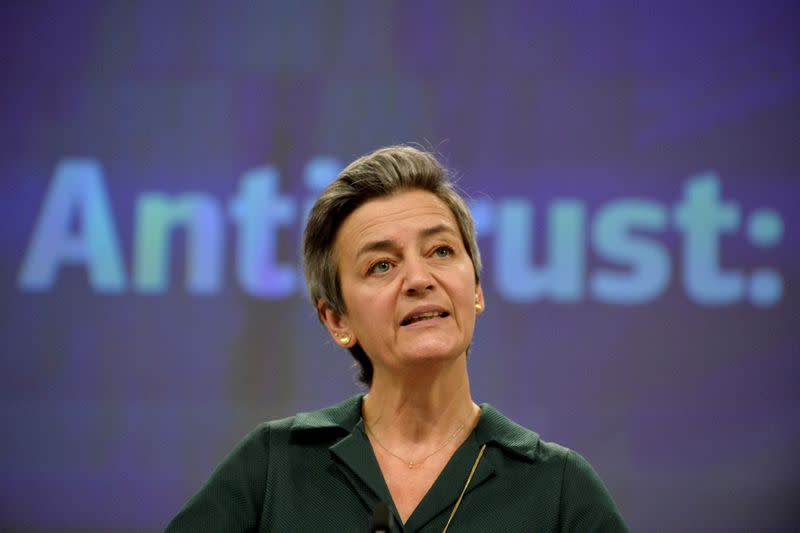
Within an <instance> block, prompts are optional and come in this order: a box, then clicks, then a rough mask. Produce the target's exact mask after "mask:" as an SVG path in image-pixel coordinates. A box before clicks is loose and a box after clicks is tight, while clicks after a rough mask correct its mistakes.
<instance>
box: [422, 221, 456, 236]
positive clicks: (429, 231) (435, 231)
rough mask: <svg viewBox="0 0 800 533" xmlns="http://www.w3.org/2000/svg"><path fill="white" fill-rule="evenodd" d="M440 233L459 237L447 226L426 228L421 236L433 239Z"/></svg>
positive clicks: (439, 225) (438, 225) (440, 225)
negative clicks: (432, 237)
mask: <svg viewBox="0 0 800 533" xmlns="http://www.w3.org/2000/svg"><path fill="white" fill-rule="evenodd" d="M439 233H451V234H453V235H455V236H458V234H457V233H456V231H455V230H454V229H453V228H452V227H450V226H448V225H447V224H437V225H435V226H432V227H430V228H426V229H424V230H422V231H420V232H419V236H420V237H422V238H425V237H431V236H433V235H438V234H439Z"/></svg>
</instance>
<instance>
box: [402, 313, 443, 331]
mask: <svg viewBox="0 0 800 533" xmlns="http://www.w3.org/2000/svg"><path fill="white" fill-rule="evenodd" d="M447 318H450V314H449V313H448V314H447V316H436V317H432V318H426V319H424V320H417V321H416V322H412V323H411V324H406V325H405V326H401V327H403V328H414V327H424V326H426V325H429V326H433V325H435V324H438V323H439V322H440V321H441V320H446V319H447Z"/></svg>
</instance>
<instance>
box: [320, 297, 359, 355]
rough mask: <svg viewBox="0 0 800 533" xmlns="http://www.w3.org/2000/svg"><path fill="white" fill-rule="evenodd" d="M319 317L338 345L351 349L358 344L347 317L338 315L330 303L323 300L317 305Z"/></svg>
mask: <svg viewBox="0 0 800 533" xmlns="http://www.w3.org/2000/svg"><path fill="white" fill-rule="evenodd" d="M317 315H318V316H319V320H320V322H322V323H323V324H325V328H326V329H327V330H328V333H330V335H331V337H332V338H333V341H334V342H335V343H336V344H338V345H339V346H341V347H342V348H351V347H353V346H354V345H355V344H356V336H355V334H354V333H353V331H352V330H351V329H350V323H349V321H348V320H347V316H346V315H343V314H340V313H337V312H336V311H335V310H334V309H333V308H332V307H331V305H330V304H329V303H328V302H325V301H322V300H320V301H319V302H318V303H317Z"/></svg>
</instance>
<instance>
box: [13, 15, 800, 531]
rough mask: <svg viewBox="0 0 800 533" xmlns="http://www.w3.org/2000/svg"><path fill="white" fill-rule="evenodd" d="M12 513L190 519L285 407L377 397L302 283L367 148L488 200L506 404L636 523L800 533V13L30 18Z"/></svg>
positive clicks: (40, 523) (485, 341)
mask: <svg viewBox="0 0 800 533" xmlns="http://www.w3.org/2000/svg"><path fill="white" fill-rule="evenodd" d="M0 14H1V15H0V25H1V27H2V31H0V58H1V59H0V65H2V66H1V67H0V68H1V69H2V80H3V81H2V83H1V84H0V95H1V96H0V124H2V127H1V128H0V135H1V136H2V137H0V154H1V155H0V178H1V179H0V202H2V204H0V217H2V226H3V231H2V232H1V233H0V235H2V240H1V241H0V254H1V256H0V290H2V320H0V341H1V342H2V350H0V424H2V427H3V437H2V439H0V473H1V474H2V475H1V477H0V529H2V530H3V531H20V532H45V531H53V532H55V531H58V532H65V531H75V532H78V531H80V532H98V533H99V532H128V531H131V532H132V531H137V532H138V531H159V530H161V529H163V527H164V525H165V524H166V522H167V521H168V520H169V519H170V518H171V517H172V516H173V515H174V514H175V513H176V512H177V511H178V509H179V508H180V507H181V506H182V505H183V503H184V502H185V501H186V499H187V498H188V497H189V496H190V495H191V494H193V493H194V492H195V491H196V490H197V489H198V488H199V486H200V484H201V483H202V482H203V481H204V480H205V479H206V478H207V476H208V475H209V473H210V472H211V471H212V469H213V468H214V467H215V465H216V464H217V463H218V462H219V461H220V460H221V459H222V458H223V457H224V455H225V454H227V453H228V452H229V451H230V450H231V448H232V447H233V446H234V444H235V443H236V442H237V441H238V440H239V439H240V438H241V437H242V436H243V435H244V434H245V433H246V432H248V431H249V430H250V429H252V427H253V426H254V425H255V424H256V423H258V422H259V421H261V420H264V419H271V418H278V417H284V416H289V415H292V414H294V413H296V412H298V411H302V410H312V409H317V408H319V407H322V406H325V405H329V404H332V403H335V402H338V401H340V400H342V399H344V398H346V397H349V396H351V395H353V394H357V393H359V392H363V391H362V389H361V388H360V387H359V386H358V385H357V383H356V380H355V371H354V369H353V368H352V360H351V358H350V356H349V354H348V353H346V352H344V351H342V350H340V349H337V348H336V347H335V346H334V345H333V344H332V343H331V341H330V340H329V339H328V337H327V335H326V334H325V333H324V331H323V328H322V327H321V326H320V325H319V324H318V323H317V320H316V317H315V314H314V311H313V309H312V307H311V306H310V305H309V304H308V302H307V300H306V295H305V288H304V282H303V279H302V275H301V274H300V263H299V260H298V257H299V253H298V252H299V244H300V235H301V231H302V226H303V216H304V213H305V212H306V210H307V209H308V206H309V202H310V201H311V200H312V199H313V198H314V196H315V194H316V193H317V192H318V191H319V190H320V188H321V187H324V186H325V185H326V184H327V183H328V182H329V181H330V180H332V179H333V178H334V176H335V175H336V173H337V171H338V170H339V169H341V168H342V166H343V165H345V164H346V163H348V162H349V161H351V160H352V159H354V158H355V157H357V156H359V155H362V154H364V153H366V152H369V151H371V150H373V149H375V148H378V147H380V146H384V145H388V144H394V143H401V142H415V143H419V144H421V145H423V146H425V147H427V148H429V149H431V150H433V151H435V152H436V153H437V154H439V155H440V156H441V158H442V159H443V160H444V161H445V162H446V164H447V165H448V166H449V167H450V168H452V169H453V171H454V174H455V175H456V176H458V179H459V185H460V187H461V188H462V189H463V190H464V191H465V194H466V195H467V196H468V197H469V198H470V202H471V204H472V206H473V209H474V212H475V215H476V218H477V221H478V226H479V233H480V239H479V243H480V246H481V249H482V253H483V256H484V261H485V269H484V272H483V277H482V283H483V288H484V291H485V293H486V299H487V312H486V313H484V314H483V315H482V316H481V317H480V318H479V320H478V326H477V332H476V338H475V342H474V345H473V351H472V355H471V357H470V374H471V379H472V385H473V395H474V397H475V399H476V401H478V402H488V403H491V404H493V405H494V406H496V407H498V408H499V409H500V410H502V411H503V412H504V413H506V414H507V415H508V416H510V417H511V418H513V419H514V420H516V421H517V422H519V423H521V424H523V425H525V426H527V427H530V428H532V429H534V430H535V431H537V432H538V433H540V434H541V436H542V437H543V438H544V439H545V440H551V441H557V442H559V443H561V444H563V445H565V446H568V447H570V448H573V449H575V450H577V451H579V452H580V453H581V454H583V455H584V456H585V457H586V458H587V459H588V460H589V461H590V462H591V463H592V465H593V466H594V467H595V469H596V470H597V471H598V472H599V474H600V475H601V477H602V478H603V479H604V481H605V482H606V484H607V485H608V487H609V489H610V491H611V493H612V494H613V496H614V498H615V499H616V501H617V503H618V505H619V507H620V508H621V510H622V512H623V514H624V516H625V517H626V519H627V521H628V522H629V524H630V526H631V528H632V530H634V531H720V532H721V531H745V530H748V531H756V530H758V531H777V530H791V529H795V528H796V527H797V524H798V515H800V513H799V512H798V511H797V507H796V506H797V501H798V498H799V497H800V476H799V475H798V474H800V464H799V463H800V458H798V455H797V446H798V436H800V402H798V386H797V382H798V367H799V364H798V356H800V342H799V341H800V335H799V334H798V331H797V330H798V326H800V324H798V316H800V297H799V296H798V290H797V287H798V282H800V247H799V245H800V243H799V242H798V231H797V230H798V224H799V223H800V215H799V214H798V197H799V196H800V194H799V193H800V180H798V177H799V176H798V174H799V173H800V155H798V154H800V144H799V143H798V133H800V132H798V119H800V38H798V36H797V28H798V27H800V26H798V22H800V17H798V8H797V4H796V3H795V2H791V1H787V2H755V1H752V2H703V3H699V2H680V3H676V2H669V3H662V2H633V1H629V2H626V1H620V2H613V3H608V4H606V3H600V2H541V3H539V2H494V3H490V2H477V1H472V2H444V3H440V2H421V1H411V2H389V1H382V2H355V1H353V2H341V1H332V2H323V1H319V2H312V1H299V2H205V1H170V2H152V1H140V2H129V1H97V2H84V1H80V2H43V1H36V2H7V3H4V4H3V6H2V8H0Z"/></svg>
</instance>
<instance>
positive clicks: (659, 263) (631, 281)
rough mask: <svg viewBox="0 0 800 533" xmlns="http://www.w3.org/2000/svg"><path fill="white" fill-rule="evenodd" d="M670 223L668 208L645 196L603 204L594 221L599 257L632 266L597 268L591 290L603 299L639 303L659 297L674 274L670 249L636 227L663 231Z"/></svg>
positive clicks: (593, 232)
mask: <svg viewBox="0 0 800 533" xmlns="http://www.w3.org/2000/svg"><path fill="white" fill-rule="evenodd" d="M667 223H668V220H667V213H666V209H665V208H664V207H663V206H661V205H659V204H657V203H655V202H648V201H644V200H633V199H626V200H618V201H616V202H613V203H611V204H608V205H606V206H605V207H603V208H602V209H601V210H600V211H599V212H598V213H597V215H596V216H595V219H594V223H593V225H592V244H593V245H594V249H595V252H596V253H597V255H598V256H599V257H601V258H602V259H605V260H607V261H610V262H612V263H615V264H618V265H622V266H625V267H628V270H627V272H620V271H614V270H608V269H598V270H596V271H595V272H594V273H593V275H592V278H591V290H592V294H593V295H594V297H595V298H596V299H597V300H598V301H601V302H607V303H618V304H638V303H644V302H647V301H650V300H653V299H655V298H657V297H658V296H659V295H660V294H661V293H662V292H664V290H665V289H666V287H667V284H668V282H669V278H670V274H671V272H670V271H671V268H670V267H671V265H670V258H669V254H668V253H667V250H665V249H664V247H663V246H662V245H661V244H659V243H657V242H656V241H654V240H651V239H648V238H646V237H643V236H637V235H635V234H634V233H633V231H634V230H637V229H639V230H650V231H661V230H663V229H665V228H666V226H667Z"/></svg>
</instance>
